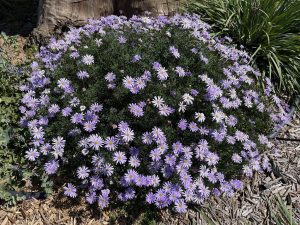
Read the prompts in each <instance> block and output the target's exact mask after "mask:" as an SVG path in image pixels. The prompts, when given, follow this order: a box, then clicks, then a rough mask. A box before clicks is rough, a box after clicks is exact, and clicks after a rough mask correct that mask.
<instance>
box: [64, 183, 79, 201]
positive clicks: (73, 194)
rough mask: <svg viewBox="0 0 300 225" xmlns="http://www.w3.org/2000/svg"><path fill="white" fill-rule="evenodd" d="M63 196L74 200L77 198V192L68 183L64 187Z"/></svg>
mask: <svg viewBox="0 0 300 225" xmlns="http://www.w3.org/2000/svg"><path fill="white" fill-rule="evenodd" d="M64 194H65V195H66V196H69V197H71V198H75V197H76V196H77V190H76V188H75V186H74V185H73V184H70V183H68V184H67V186H66V187H64Z"/></svg>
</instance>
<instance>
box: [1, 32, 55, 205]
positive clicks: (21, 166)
mask: <svg viewBox="0 0 300 225" xmlns="http://www.w3.org/2000/svg"><path fill="white" fill-rule="evenodd" d="M0 38H1V40H2V41H3V42H4V43H3V48H1V50H0V200H2V201H4V202H5V203H6V204H7V205H11V204H15V203H16V202H18V201H20V200H23V199H24V198H25V195H24V194H22V193H23V188H24V187H25V186H26V183H27V182H29V180H30V179H31V177H32V175H33V174H34V172H33V171H32V168H31V167H30V166H29V165H28V164H27V162H25V159H24V156H23V152H24V149H26V148H27V143H26V142H25V137H26V135H28V134H27V131H26V130H24V129H22V128H20V127H19V120H20V114H19V112H18V107H19V103H20V99H21V92H20V91H19V89H18V87H19V85H20V84H22V83H24V82H25V81H26V77H27V75H26V65H27V62H25V63H24V65H23V69H21V67H20V68H19V67H16V66H13V65H11V63H10V60H11V59H10V57H9V55H8V54H7V52H5V51H4V50H3V49H5V48H6V47H9V48H13V49H16V48H18V43H17V41H16V38H15V37H8V36H6V35H5V34H4V33H2V34H1V35H0ZM44 180H45V179H44V178H43V180H42V183H43V188H45V189H46V190H47V191H49V187H50V186H49V182H48V181H47V180H45V181H44ZM49 192H50V191H49Z"/></svg>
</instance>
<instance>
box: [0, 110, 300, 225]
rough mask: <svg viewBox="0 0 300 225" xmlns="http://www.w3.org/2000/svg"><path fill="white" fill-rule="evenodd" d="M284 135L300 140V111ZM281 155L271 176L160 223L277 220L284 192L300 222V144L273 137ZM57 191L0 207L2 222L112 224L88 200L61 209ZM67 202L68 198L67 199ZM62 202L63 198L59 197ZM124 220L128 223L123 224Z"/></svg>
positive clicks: (243, 223)
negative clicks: (278, 203)
mask: <svg viewBox="0 0 300 225" xmlns="http://www.w3.org/2000/svg"><path fill="white" fill-rule="evenodd" d="M280 137H283V138H290V139H299V138H300V112H297V113H296V115H294V118H293V122H292V123H291V124H289V125H287V126H286V128H285V129H284V131H283V132H282V134H281V135H280ZM274 143H275V144H276V145H277V147H278V149H280V152H279V155H276V156H274V155H272V154H269V156H270V158H271V159H272V164H273V171H272V172H271V173H270V174H255V176H254V177H253V178H251V179H249V180H246V181H245V183H246V184H245V189H244V191H243V192H241V193H238V194H236V195H235V196H234V197H232V198H226V197H220V198H217V197H212V198H211V199H209V200H208V201H207V202H206V203H205V204H204V205H203V206H202V207H201V210H200V211H197V210H190V211H189V212H188V213H187V214H186V215H181V216H174V215H172V214H171V213H168V212H167V211H164V212H162V217H163V222H162V223H161V224H174V225H175V224H199V225H200V224H203V225H205V224H209V223H208V222H207V216H208V217H210V218H211V220H213V221H215V223H216V224H221V225H227V224H228V225H235V224H236V225H246V224H247V225H250V224H251V225H256V224H266V225H268V224H270V225H272V224H274V223H272V220H271V218H272V214H273V215H274V214H276V213H277V212H278V207H277V206H276V204H275V202H276V201H275V200H276V196H280V197H281V198H282V200H283V201H284V203H285V204H286V205H287V206H288V208H289V209H291V210H292V211H293V214H294V218H295V220H296V223H297V224H300V142H297V141H274ZM58 197H59V196H58V195H54V196H52V197H51V198H48V199H46V200H35V199H33V200H28V201H24V202H22V203H20V204H18V205H17V206H15V207H11V208H9V209H5V208H3V207H2V208H0V225H12V224H16V225H44V224H46V225H52V224H55V225H78V224H84V225H102V224H115V223H111V222H110V212H109V211H107V212H101V213H100V212H99V214H98V215H92V213H91V212H90V211H89V210H87V209H86V205H85V204H83V203H82V204H77V205H76V206H72V205H68V203H67V202H66V203H67V204H66V203H65V204H66V205H67V207H60V206H58V204H57V199H58ZM66 201H67V200H66ZM60 203H61V204H60V205H63V204H64V203H63V200H60ZM120 224H125V223H120Z"/></svg>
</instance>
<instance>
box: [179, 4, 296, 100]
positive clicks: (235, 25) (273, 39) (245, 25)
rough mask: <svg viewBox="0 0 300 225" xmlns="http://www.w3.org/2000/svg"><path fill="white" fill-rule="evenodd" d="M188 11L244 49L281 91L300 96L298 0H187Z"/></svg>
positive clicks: (253, 62) (186, 7)
mask: <svg viewBox="0 0 300 225" xmlns="http://www.w3.org/2000/svg"><path fill="white" fill-rule="evenodd" d="M185 9H186V10H188V11H192V12H194V13H198V14H200V15H201V19H202V20H203V21H206V22H208V23H209V24H212V25H213V28H214V31H215V32H216V33H217V34H221V35H224V36H225V35H226V36H227V35H228V36H230V37H231V38H233V39H234V42H235V43H237V44H239V45H243V46H244V47H245V48H246V50H247V51H248V52H250V53H252V61H251V63H252V64H256V65H257V66H258V67H259V69H260V70H261V72H262V73H263V74H265V75H267V76H269V77H270V78H271V79H272V81H273V82H274V83H275V85H276V87H277V90H278V91H280V92H283V93H285V94H287V95H288V96H293V95H297V94H300V1H299V0H187V4H186V5H185Z"/></svg>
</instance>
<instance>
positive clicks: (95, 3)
mask: <svg viewBox="0 0 300 225" xmlns="http://www.w3.org/2000/svg"><path fill="white" fill-rule="evenodd" d="M39 1H40V2H39V13H38V15H39V19H38V29H37V31H38V33H39V34H41V35H47V34H49V33H51V32H53V30H54V29H55V28H61V27H63V26H65V25H69V24H72V25H75V26H80V25H83V24H84V23H85V22H86V20H87V19H88V18H99V17H101V16H105V15H109V14H113V12H114V7H113V0H39Z"/></svg>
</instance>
